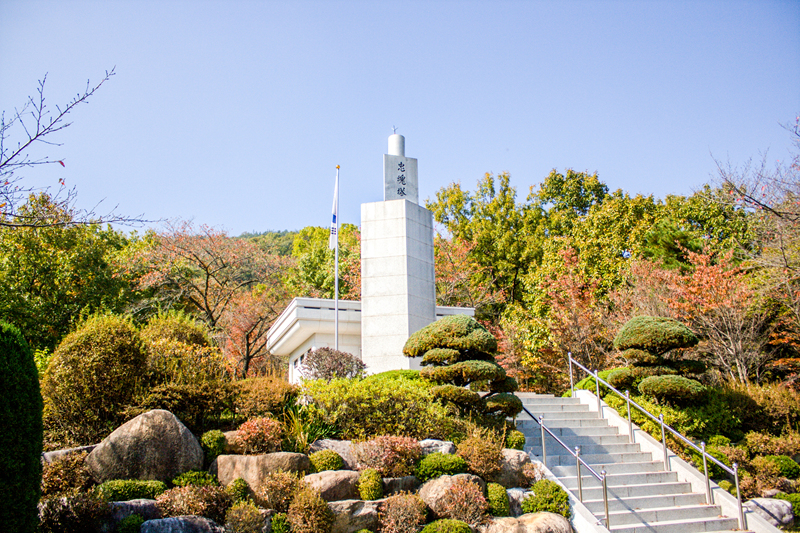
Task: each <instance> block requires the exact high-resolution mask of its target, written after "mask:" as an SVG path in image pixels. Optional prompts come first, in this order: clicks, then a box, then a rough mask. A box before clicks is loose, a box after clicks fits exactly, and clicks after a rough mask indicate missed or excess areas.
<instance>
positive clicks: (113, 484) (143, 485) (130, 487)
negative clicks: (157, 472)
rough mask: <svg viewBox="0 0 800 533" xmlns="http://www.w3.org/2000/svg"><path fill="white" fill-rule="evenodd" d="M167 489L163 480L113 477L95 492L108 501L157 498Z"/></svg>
mask: <svg viewBox="0 0 800 533" xmlns="http://www.w3.org/2000/svg"><path fill="white" fill-rule="evenodd" d="M166 490H167V485H166V484H165V483H164V482H163V481H155V480H149V479H148V480H145V479H111V480H108V481H106V482H105V483H101V484H100V485H98V486H97V488H95V494H97V496H98V497H99V498H101V499H102V500H104V501H107V502H126V501H128V500H139V499H142V498H144V499H147V500H155V499H156V498H157V497H158V496H160V495H161V494H163V493H164V492H165V491H166Z"/></svg>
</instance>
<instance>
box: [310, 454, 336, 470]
mask: <svg viewBox="0 0 800 533" xmlns="http://www.w3.org/2000/svg"><path fill="white" fill-rule="evenodd" d="M308 458H309V460H310V461H311V466H312V467H313V468H314V471H315V472H324V471H325V470H341V469H342V468H344V460H342V456H341V455H339V454H338V453H336V452H335V451H333V450H320V451H318V452H314V453H312V454H311V455H309V456H308Z"/></svg>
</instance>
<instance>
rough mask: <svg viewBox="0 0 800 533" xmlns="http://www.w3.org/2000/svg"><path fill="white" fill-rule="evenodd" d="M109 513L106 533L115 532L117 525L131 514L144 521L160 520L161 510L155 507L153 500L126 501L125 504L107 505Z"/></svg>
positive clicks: (114, 503) (113, 503)
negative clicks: (140, 517) (109, 508)
mask: <svg viewBox="0 0 800 533" xmlns="http://www.w3.org/2000/svg"><path fill="white" fill-rule="evenodd" d="M109 506H110V507H111V512H110V513H109V516H108V521H107V523H106V525H107V526H108V531H116V530H117V526H119V523H120V522H122V520H124V519H125V518H127V517H129V516H130V515H132V514H138V515H140V516H142V517H143V518H144V519H145V520H156V519H158V518H161V510H160V509H159V508H158V505H156V501H155V500H146V499H141V500H128V501H125V502H111V503H110V504H109Z"/></svg>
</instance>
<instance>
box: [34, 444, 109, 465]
mask: <svg viewBox="0 0 800 533" xmlns="http://www.w3.org/2000/svg"><path fill="white" fill-rule="evenodd" d="M95 448H97V444H91V445H89V446H78V447H77V448H66V449H64V450H53V451H52V452H44V453H43V454H42V464H44V463H47V464H50V463H52V462H53V461H58V460H60V459H64V458H65V457H69V456H70V455H72V454H75V453H81V452H86V453H90V452H91V451H92V450H94V449H95Z"/></svg>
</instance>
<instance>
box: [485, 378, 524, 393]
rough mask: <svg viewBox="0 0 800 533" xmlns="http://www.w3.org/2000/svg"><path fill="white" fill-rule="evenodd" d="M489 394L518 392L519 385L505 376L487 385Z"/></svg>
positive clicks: (514, 379)
mask: <svg viewBox="0 0 800 533" xmlns="http://www.w3.org/2000/svg"><path fill="white" fill-rule="evenodd" d="M488 389H489V392H514V391H518V390H519V383H518V382H517V380H516V378H513V377H511V376H506V377H505V378H503V379H500V380H495V381H492V382H490V383H489V387H488Z"/></svg>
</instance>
